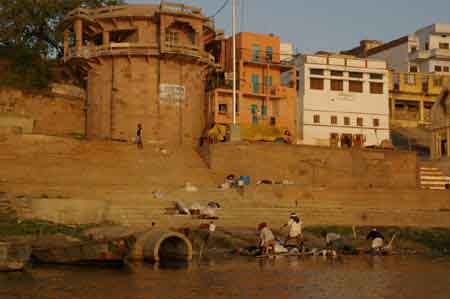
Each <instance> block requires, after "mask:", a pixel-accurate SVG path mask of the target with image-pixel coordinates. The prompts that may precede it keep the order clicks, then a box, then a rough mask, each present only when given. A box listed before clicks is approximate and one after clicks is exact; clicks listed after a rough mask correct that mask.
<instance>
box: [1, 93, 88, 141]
mask: <svg viewBox="0 0 450 299" xmlns="http://www.w3.org/2000/svg"><path fill="white" fill-rule="evenodd" d="M63 91H64V90H63V89H62V88H59V94H58V95H56V94H49V95H44V94H29V93H25V92H23V91H20V90H17V89H9V88H1V89H0V119H2V118H3V119H4V120H5V121H4V122H3V123H4V126H8V127H23V126H24V123H26V124H27V125H26V126H25V127H23V130H22V131H23V132H24V133H34V134H50V135H60V134H73V133H77V134H83V133H84V126H85V116H84V115H85V114H84V111H83V107H84V99H83V98H76V97H74V96H66V95H63V94H61V93H62V92H63ZM6 120H8V121H6ZM0 123H1V121H0Z"/></svg>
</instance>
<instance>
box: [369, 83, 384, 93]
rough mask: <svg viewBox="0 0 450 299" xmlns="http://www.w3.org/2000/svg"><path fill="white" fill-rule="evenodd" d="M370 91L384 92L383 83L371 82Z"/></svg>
mask: <svg viewBox="0 0 450 299" xmlns="http://www.w3.org/2000/svg"><path fill="white" fill-rule="evenodd" d="M370 93H375V94H382V93H383V83H379V82H370Z"/></svg>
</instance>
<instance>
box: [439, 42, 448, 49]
mask: <svg viewBox="0 0 450 299" xmlns="http://www.w3.org/2000/svg"><path fill="white" fill-rule="evenodd" d="M439 49H443V50H448V49H449V44H448V43H439Z"/></svg>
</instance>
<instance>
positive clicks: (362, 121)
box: [356, 117, 364, 127]
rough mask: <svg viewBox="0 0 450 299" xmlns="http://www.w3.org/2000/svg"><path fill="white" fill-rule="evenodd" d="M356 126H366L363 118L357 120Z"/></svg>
mask: <svg viewBox="0 0 450 299" xmlns="http://www.w3.org/2000/svg"><path fill="white" fill-rule="evenodd" d="M356 125H357V126H358V127H362V126H363V125H364V120H363V118H362V117H358V118H357V119H356Z"/></svg>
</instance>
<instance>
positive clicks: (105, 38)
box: [103, 31, 109, 46]
mask: <svg viewBox="0 0 450 299" xmlns="http://www.w3.org/2000/svg"><path fill="white" fill-rule="evenodd" d="M103 46H109V31H103Z"/></svg>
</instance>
